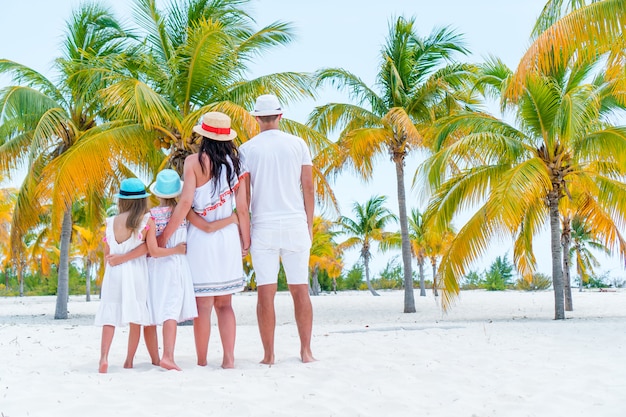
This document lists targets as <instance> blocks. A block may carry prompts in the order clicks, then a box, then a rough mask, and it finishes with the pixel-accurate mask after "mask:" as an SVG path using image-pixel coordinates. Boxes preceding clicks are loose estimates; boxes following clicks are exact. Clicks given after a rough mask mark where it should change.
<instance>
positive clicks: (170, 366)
mask: <svg viewBox="0 0 626 417" xmlns="http://www.w3.org/2000/svg"><path fill="white" fill-rule="evenodd" d="M160 366H161V368H163V369H167V370H168V371H171V370H175V371H182V369H180V368H179V367H178V365H176V363H175V362H174V361H170V360H169V359H165V358H163V359H161V364H160Z"/></svg>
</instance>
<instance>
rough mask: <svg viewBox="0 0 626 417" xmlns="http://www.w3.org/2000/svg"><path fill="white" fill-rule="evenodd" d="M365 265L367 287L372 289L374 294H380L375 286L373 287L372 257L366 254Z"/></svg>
mask: <svg viewBox="0 0 626 417" xmlns="http://www.w3.org/2000/svg"><path fill="white" fill-rule="evenodd" d="M363 265H364V266H365V283H366V284H367V288H368V289H369V290H370V292H371V293H372V295H374V296H379V295H380V294H378V293H377V292H376V290H375V289H374V287H372V283H371V282H370V259H369V256H364V257H363Z"/></svg>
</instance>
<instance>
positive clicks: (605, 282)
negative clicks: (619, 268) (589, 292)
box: [584, 272, 610, 288]
mask: <svg viewBox="0 0 626 417" xmlns="http://www.w3.org/2000/svg"><path fill="white" fill-rule="evenodd" d="M609 281H610V276H609V273H608V272H605V273H604V274H602V275H591V276H590V277H589V279H588V280H587V282H585V283H584V287H585V288H609V286H610V285H609Z"/></svg>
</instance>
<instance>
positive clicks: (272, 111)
mask: <svg viewBox="0 0 626 417" xmlns="http://www.w3.org/2000/svg"><path fill="white" fill-rule="evenodd" d="M250 114H252V115H253V116H275V115H278V114H283V109H282V108H281V107H280V103H279V101H278V98H276V96H275V95H273V94H263V95H262V96H259V97H257V99H256V104H255V105H254V110H253V111H251V112H250Z"/></svg>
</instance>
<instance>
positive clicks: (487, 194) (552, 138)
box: [424, 62, 626, 319]
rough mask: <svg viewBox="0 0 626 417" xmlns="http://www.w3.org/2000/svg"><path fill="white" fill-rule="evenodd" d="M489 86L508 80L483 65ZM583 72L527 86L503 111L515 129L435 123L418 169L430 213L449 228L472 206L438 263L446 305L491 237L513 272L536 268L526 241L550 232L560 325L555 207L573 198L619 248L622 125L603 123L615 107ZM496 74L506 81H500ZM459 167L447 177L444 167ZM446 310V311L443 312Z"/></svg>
mask: <svg viewBox="0 0 626 417" xmlns="http://www.w3.org/2000/svg"><path fill="white" fill-rule="evenodd" d="M487 68H488V70H487V72H488V73H489V77H486V79H489V80H490V81H489V83H492V84H491V85H498V86H499V88H500V89H501V90H500V91H503V89H505V88H506V87H507V83H508V82H509V80H510V75H511V73H510V72H508V71H506V70H505V68H503V66H502V65H501V63H497V62H491V63H490V64H489V65H487ZM591 68H592V67H591V65H581V66H570V67H567V68H562V69H561V70H560V71H555V72H553V73H552V74H536V75H534V76H531V77H529V78H527V79H526V82H525V84H524V93H523V95H522V96H521V97H520V99H519V100H518V101H517V102H515V103H510V104H509V105H510V109H511V110H513V111H514V112H515V115H516V117H517V122H518V125H519V127H516V126H514V125H511V124H509V123H506V122H505V121H503V120H498V119H496V118H494V117H492V116H490V115H485V114H477V113H466V114H461V115H458V116H453V117H451V118H449V119H448V120H447V121H446V122H445V123H442V125H441V128H440V130H439V134H438V138H437V149H438V151H437V153H436V154H435V155H434V156H433V157H431V158H429V160H428V161H427V162H426V163H425V164H424V167H425V171H426V172H427V173H428V178H429V180H430V183H431V185H432V186H433V188H434V189H435V190H437V191H436V195H435V197H434V198H433V199H432V201H431V203H430V206H429V212H432V213H436V214H435V216H436V222H435V223H436V224H438V225H439V226H440V227H442V225H446V224H449V222H450V220H451V219H452V217H453V216H454V214H455V213H457V212H458V211H459V210H462V209H466V208H467V207H468V206H470V205H472V204H475V203H476V202H479V206H478V210H477V212H476V213H475V214H474V215H473V216H472V217H471V218H470V220H469V221H468V222H467V223H466V224H465V225H464V226H463V227H462V228H461V230H460V231H459V233H458V234H457V235H456V238H455V239H454V240H453V241H452V244H451V246H450V247H449V249H448V250H447V252H446V254H445V255H444V257H443V259H442V269H441V270H440V272H441V274H442V276H443V279H444V284H445V288H446V292H445V293H444V296H445V297H444V300H445V301H446V303H447V304H449V301H450V299H451V297H454V296H455V295H456V294H457V293H458V279H459V278H460V277H462V276H463V275H464V273H465V272H466V269H467V267H468V265H469V263H470V262H472V261H473V260H475V259H477V257H478V256H479V255H480V254H482V253H483V252H484V251H485V249H486V247H487V243H488V241H489V240H490V238H492V237H493V236H496V235H507V234H508V235H511V236H512V237H513V239H514V261H515V264H516V266H517V269H518V270H519V271H520V272H521V273H522V274H523V275H524V276H529V275H531V274H532V273H533V271H534V268H535V264H536V261H535V256H534V253H533V237H534V236H536V235H537V234H538V233H539V232H540V230H541V228H542V226H543V223H544V222H546V221H548V222H549V225H550V239H551V254H552V279H553V287H554V297H555V319H564V318H565V313H564V300H563V279H562V266H561V241H560V238H561V232H560V223H559V218H560V209H559V207H560V204H561V203H562V200H563V199H564V198H567V199H574V197H573V196H572V193H571V192H570V190H578V191H579V193H580V194H579V196H578V197H576V200H574V202H573V203H571V204H574V205H575V206H576V207H577V210H578V211H579V212H580V213H581V215H583V216H585V217H587V218H593V219H594V221H593V224H594V226H595V227H596V228H597V230H598V233H599V235H600V236H602V239H603V241H604V242H605V243H606V244H607V246H613V247H614V246H618V248H619V251H620V252H621V254H622V256H624V254H626V246H624V245H623V244H622V242H623V239H621V235H620V229H623V228H624V225H626V184H624V182H623V178H624V177H623V176H624V174H626V127H621V126H612V125H610V124H608V123H607V122H606V119H605V118H604V116H606V114H607V112H609V111H610V110H611V109H614V107H612V106H609V105H608V103H614V102H615V100H611V86H610V85H607V83H606V82H604V79H603V78H602V77H598V78H597V79H596V80H594V82H591V83H585V80H586V79H587V78H588V76H589V74H590V70H591ZM494 74H505V76H504V77H501V78H499V79H500V81H499V83H498V82H495V83H494V80H495V79H498V77H496V76H495V75H494ZM451 164H456V166H457V167H459V168H460V169H459V170H458V171H456V172H452V173H451V172H450V171H448V172H446V171H445V170H444V169H443V168H442V167H446V166H450V165H451ZM447 304H446V305H447Z"/></svg>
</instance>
